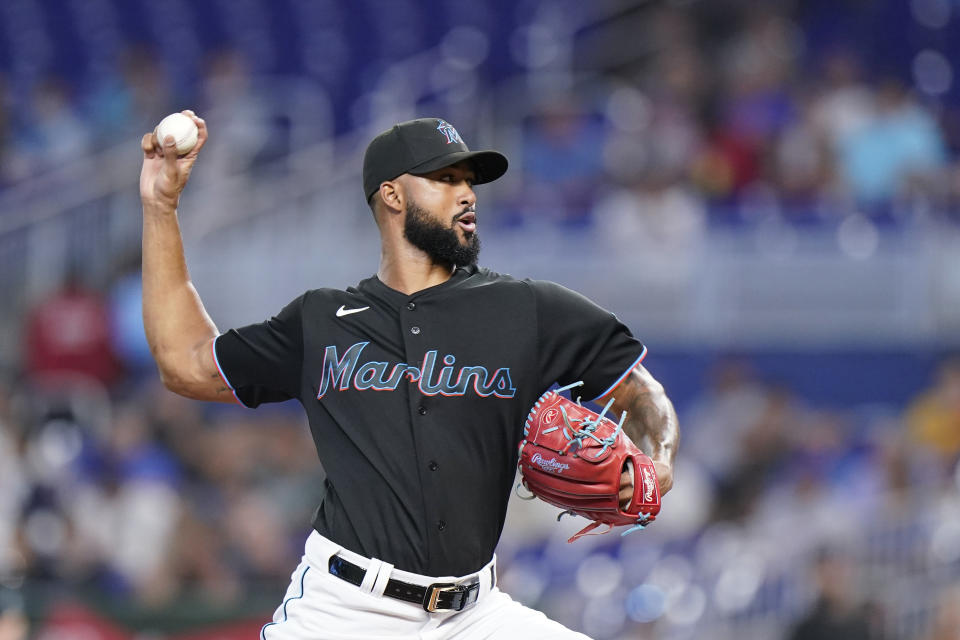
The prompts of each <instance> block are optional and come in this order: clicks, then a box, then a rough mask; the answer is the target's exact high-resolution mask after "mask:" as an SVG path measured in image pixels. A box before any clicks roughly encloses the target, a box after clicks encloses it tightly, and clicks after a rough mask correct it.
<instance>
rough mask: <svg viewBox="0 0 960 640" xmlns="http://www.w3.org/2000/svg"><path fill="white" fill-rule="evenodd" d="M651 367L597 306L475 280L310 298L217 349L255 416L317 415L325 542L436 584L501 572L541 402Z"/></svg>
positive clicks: (523, 285)
mask: <svg viewBox="0 0 960 640" xmlns="http://www.w3.org/2000/svg"><path fill="white" fill-rule="evenodd" d="M644 353H645V348H644V346H643V345H642V344H641V343H640V342H639V341H637V340H636V339H635V338H634V337H633V336H632V335H631V334H630V331H629V330H628V329H627V328H626V327H625V326H624V325H623V324H621V323H620V322H619V321H618V320H617V319H616V317H615V316H614V315H613V314H611V313H610V312H608V311H605V310H603V309H602V308H600V307H598V306H597V305H596V304H594V303H593V302H591V301H589V300H588V299H586V298H584V297H583V296H581V295H579V294H577V293H574V292H573V291H570V290H569V289H566V288H564V287H562V286H560V285H557V284H554V283H551V282H543V281H531V280H517V279H514V278H512V277H510V276H505V275H500V274H497V273H494V272H491V271H489V270H487V269H478V268H476V267H467V268H461V269H458V270H457V271H456V272H455V273H454V275H453V277H451V278H450V279H449V280H448V281H446V282H444V283H443V284H440V285H437V286H435V287H430V288H429V289H424V290H423V291H418V292H416V293H414V294H412V295H406V294H403V293H401V292H399V291H396V290H393V289H390V288H389V287H387V286H386V285H385V284H383V283H382V282H381V281H380V280H379V279H378V278H376V277H372V278H369V279H367V280H364V281H362V282H360V284H359V285H357V287H355V288H353V287H351V288H349V289H347V290H346V291H340V290H335V289H317V290H313V291H308V292H307V293H305V294H303V295H302V296H300V297H299V298H297V299H296V300H294V301H293V302H291V303H290V304H289V305H287V307H285V308H284V309H283V310H282V311H281V312H280V313H279V314H278V315H277V316H276V317H274V318H272V319H270V320H268V321H266V322H263V323H261V324H254V325H250V326H247V327H243V328H240V329H234V330H231V331H228V332H226V333H224V334H222V335H221V336H220V337H219V338H217V340H216V342H215V343H214V354H215V357H216V360H217V366H218V367H219V368H220V370H221V373H222V374H223V375H224V379H225V380H226V381H227V384H228V385H230V387H231V388H232V389H233V390H234V393H235V394H236V396H237V399H238V400H240V402H242V403H243V404H244V405H246V406H248V407H255V406H257V405H259V404H261V403H263V402H277V401H282V400H288V399H297V400H299V401H300V403H301V404H302V405H303V407H304V409H305V410H306V412H307V416H308V418H309V422H310V429H311V432H312V434H313V439H314V442H315V443H316V446H317V452H318V453H319V455H320V460H321V462H322V464H323V467H324V470H325V471H326V474H327V476H326V487H325V494H324V498H323V501H322V503H321V504H320V506H319V508H318V510H317V514H316V516H315V518H314V523H313V525H314V528H315V529H316V530H317V531H318V532H320V533H321V534H322V535H324V536H326V537H327V538H329V539H331V540H334V541H335V542H337V543H338V544H340V545H343V546H344V547H345V548H347V549H350V550H351V551H355V552H357V553H360V554H363V555H365V556H368V557H375V558H379V559H381V560H384V561H386V562H390V563H392V564H394V565H395V566H396V567H397V568H399V569H402V570H405V571H411V572H415V573H421V574H426V575H434V576H443V575H453V576H457V575H464V574H467V573H471V572H473V571H476V570H477V569H479V568H480V567H481V566H483V565H484V564H485V563H487V562H488V561H489V560H490V558H491V557H492V555H493V551H494V548H495V547H496V545H497V541H498V540H499V538H500V533H501V531H502V529H503V523H504V518H505V516H506V511H507V502H508V500H509V498H510V492H511V490H512V488H513V482H514V477H515V471H516V464H517V455H518V451H517V445H518V444H519V442H520V440H521V435H522V428H523V422H524V420H525V418H526V415H527V412H528V411H529V409H530V407H531V405H532V404H533V402H534V401H535V400H536V399H537V397H538V396H540V394H541V393H543V392H544V391H546V390H547V389H548V388H550V386H551V385H552V384H553V383H554V382H559V383H561V384H567V383H570V382H575V381H577V380H583V382H584V386H583V387H581V389H582V392H581V393H582V396H583V398H584V399H585V400H589V399H592V398H595V397H598V396H601V395H604V394H606V393H607V392H608V391H609V390H611V389H612V388H613V387H614V386H615V385H616V384H618V383H619V382H620V380H622V379H623V378H624V377H625V375H626V374H627V373H628V372H629V371H630V370H631V369H632V368H633V367H634V366H635V365H636V364H637V363H638V362H639V361H640V360H641V359H642V358H643V355H644Z"/></svg>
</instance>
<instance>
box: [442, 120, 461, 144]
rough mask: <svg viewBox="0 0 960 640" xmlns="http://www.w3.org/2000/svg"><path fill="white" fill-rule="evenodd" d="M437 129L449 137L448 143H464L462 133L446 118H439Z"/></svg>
mask: <svg viewBox="0 0 960 640" xmlns="http://www.w3.org/2000/svg"><path fill="white" fill-rule="evenodd" d="M437 131H439V132H440V133H442V134H443V135H445V136H446V137H447V144H451V143H453V142H459V143H460V144H464V142H463V138H461V137H460V134H459V133H457V130H456V129H454V128H453V125H452V124H450V123H449V122H447V121H446V120H439V119H438V120H437Z"/></svg>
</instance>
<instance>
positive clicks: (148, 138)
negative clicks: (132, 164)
mask: <svg viewBox="0 0 960 640" xmlns="http://www.w3.org/2000/svg"><path fill="white" fill-rule="evenodd" d="M153 141H154V135H153V133H145V134H143V138H141V139H140V148H141V149H142V150H143V155H144V157H145V158H153V157H155V156H156V155H157V150H156V147H154V145H153Z"/></svg>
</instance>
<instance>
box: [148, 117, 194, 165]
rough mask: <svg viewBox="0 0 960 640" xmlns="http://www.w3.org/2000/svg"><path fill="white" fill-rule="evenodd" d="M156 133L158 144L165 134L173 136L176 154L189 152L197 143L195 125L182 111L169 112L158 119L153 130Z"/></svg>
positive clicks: (161, 142)
mask: <svg viewBox="0 0 960 640" xmlns="http://www.w3.org/2000/svg"><path fill="white" fill-rule="evenodd" d="M154 132H155V133H156V134H157V140H158V141H159V142H160V144H161V145H162V144H163V141H164V140H166V139H167V136H173V139H174V140H175V141H176V145H177V155H181V156H182V155H183V154H185V153H190V150H191V149H193V147H194V146H196V144H197V135H198V134H199V131H198V130H197V125H196V124H195V123H194V122H193V120H191V119H190V118H188V117H187V116H185V115H183V114H182V113H171V114H170V115H168V116H167V117H166V118H164V119H163V120H161V121H160V124H158V125H157V128H156V130H155V131H154Z"/></svg>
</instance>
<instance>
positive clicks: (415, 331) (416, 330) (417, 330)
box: [410, 327, 420, 336]
mask: <svg viewBox="0 0 960 640" xmlns="http://www.w3.org/2000/svg"><path fill="white" fill-rule="evenodd" d="M410 333H412V334H413V335H415V336H416V335H420V327H410Z"/></svg>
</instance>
